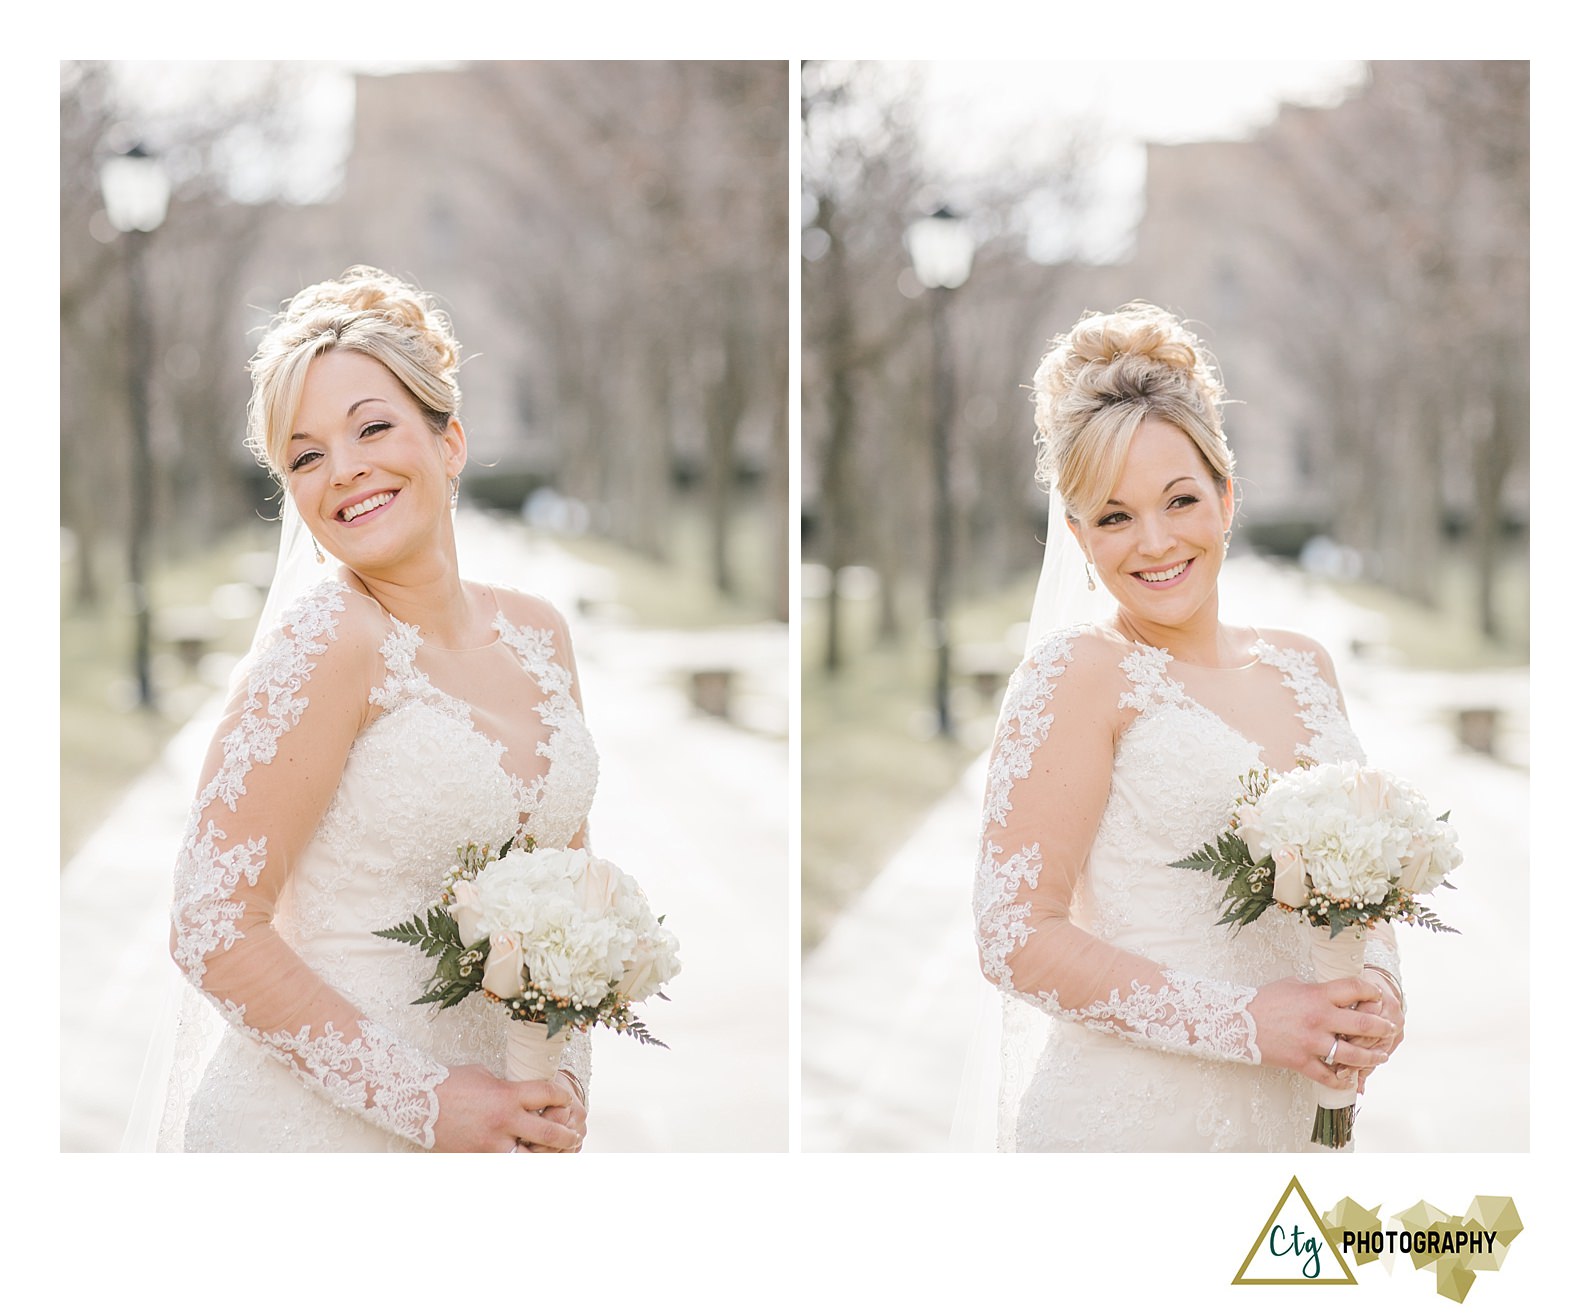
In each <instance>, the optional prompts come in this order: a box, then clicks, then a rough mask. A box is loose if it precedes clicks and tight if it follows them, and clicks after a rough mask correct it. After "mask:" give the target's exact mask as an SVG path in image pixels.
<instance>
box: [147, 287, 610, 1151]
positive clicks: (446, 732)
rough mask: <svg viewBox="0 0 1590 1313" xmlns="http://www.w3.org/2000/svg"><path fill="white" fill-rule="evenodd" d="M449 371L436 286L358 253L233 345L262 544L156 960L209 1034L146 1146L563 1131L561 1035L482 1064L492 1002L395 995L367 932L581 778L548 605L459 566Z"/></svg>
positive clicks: (573, 1091)
mask: <svg viewBox="0 0 1590 1313" xmlns="http://www.w3.org/2000/svg"><path fill="white" fill-rule="evenodd" d="M458 364H459V351H458V345H457V343H456V342H455V341H454V340H453V335H452V330H451V327H450V325H449V323H448V321H447V319H446V317H445V316H444V315H443V314H442V313H441V312H440V311H439V310H438V308H437V307H436V305H435V303H434V302H433V301H432V300H431V299H430V298H429V297H428V296H426V295H425V294H424V293H422V292H420V291H419V290H418V289H416V288H414V287H411V286H409V285H407V284H405V283H403V282H400V281H399V280H397V279H395V278H392V277H390V276H389V275H387V274H384V273H382V272H381V271H379V270H376V269H371V268H366V267H357V268H354V269H350V270H349V271H348V272H347V273H346V274H344V275H343V276H342V277H341V278H338V279H334V280H332V281H330V282H324V283H319V284H316V285H315V286H312V287H308V288H305V289H304V290H303V291H302V292H300V293H299V294H298V295H297V296H295V297H293V298H292V300H291V301H290V302H289V303H288V304H287V306H286V308H285V309H284V310H283V312H282V313H281V314H280V315H279V316H278V317H277V319H276V320H275V321H274V323H273V324H272V325H271V327H270V329H269V331H268V332H267V334H266V336H265V338H264V340H263V342H262V343H261V345H260V348H259V351H258V353H257V354H256V355H255V357H254V360H253V362H252V371H253V379H254V396H253V400H252V402H251V405H250V423H249V443H250V446H251V447H252V448H253V449H254V451H255V453H256V455H257V456H258V457H259V458H260V459H261V460H262V461H263V462H264V463H265V464H267V465H268V466H269V467H270V469H271V471H272V472H273V473H274V474H275V475H276V477H277V478H278V479H279V480H280V481H281V483H282V485H283V487H284V489H285V493H286V496H285V499H284V500H285V511H284V528H283V548H282V554H281V563H280V566H279V570H278V578H277V582H276V586H275V587H274V588H273V590H272V597H271V599H270V600H269V602H268V603H267V614H266V617H265V618H264V619H263V620H262V622H261V629H260V635H259V639H258V641H257V642H256V644H255V648H254V651H253V652H252V653H251V656H250V658H249V660H248V662H247V663H246V665H245V667H244V668H243V670H242V672H241V673H240V675H239V676H238V678H237V680H236V682H235V687H234V692H233V696H232V698H231V701H230V704H229V706H228V708H227V710H226V713H225V716H224V718H223V720H222V723H221V724H220V726H219V727H218V728H217V730H216V733H215V737H214V740H213V742H212V744H211V747H210V751H209V756H208V759H207V761H206V763H205V766H204V769H203V773H202V777H201V787H200V791H199V794H198V797H197V798H196V800H195V802H194V805H193V810H192V815H191V820H190V823H189V826H188V832H187V837H186V839H185V841H184V844H183V847H182V851H181V854H180V857H179V860H178V863H177V871H176V895H175V899H174V902H173V906H172V934H171V950H172V955H173V957H174V958H175V960H176V962H177V964H178V966H179V967H180V968H181V969H182V971H183V973H184V974H185V975H186V977H187V979H188V981H189V982H190V983H191V984H192V985H193V986H194V988H195V990H196V991H198V994H202V996H203V998H204V999H205V1000H206V1001H207V1002H208V1003H210V1004H212V1005H213V1007H214V1009H216V1010H217V1011H218V1012H219V1014H220V1016H221V1017H222V1018H224V1019H225V1021H226V1023H228V1024H227V1025H226V1027H225V1030H224V1033H223V1034H222V1035H221V1036H220V1039H219V1043H218V1044H216V1045H214V1046H213V1049H212V1048H211V1046H209V1045H202V1046H201V1045H200V1044H199V1043H198V1042H197V1041H195V1040H194V1038H193V1036H194V1034H195V1028H194V1027H193V1026H192V1025H186V1026H184V1028H183V1032H182V1033H183V1042H182V1043H181V1044H180V1046H179V1055H178V1061H177V1064H176V1069H175V1072H174V1079H173V1081H172V1085H171V1089H170V1093H169V1095H168V1100H167V1108H166V1118H165V1124H164V1126H163V1128H162V1137H161V1138H162V1147H166V1148H175V1149H186V1150H189V1151H197V1150H369V1151H403V1150H421V1149H435V1150H455V1151H484V1152H509V1153H512V1152H518V1151H519V1150H521V1149H532V1150H539V1151H574V1150H578V1149H579V1147H580V1145H581V1142H582V1141H583V1138H584V1128H585V1082H586V1080H587V1078H588V1075H589V1047H588V1042H587V1041H586V1040H585V1039H584V1038H583V1037H578V1038H576V1040H575V1041H574V1042H573V1043H572V1044H571V1046H570V1048H569V1050H568V1051H567V1056H566V1058H565V1067H566V1069H565V1070H563V1071H560V1072H559V1073H558V1074H557V1075H556V1076H555V1077H554V1079H552V1080H551V1081H525V1082H517V1083H513V1082H508V1081H506V1080H503V1079H501V1072H502V1070H503V1050H504V1026H505V1024H506V1019H505V1014H504V1012H503V1010H502V1009H501V1008H499V1007H493V1006H491V1005H489V1004H488V1003H486V1002H485V1000H484V999H482V998H481V997H480V996H479V995H476V996H473V997H471V998H470V999H467V1000H466V1001H465V1002H464V1003H462V1004H460V1005H459V1006H457V1007H454V1008H451V1009H448V1010H446V1011H443V1012H439V1013H438V1012H434V1010H432V1009H428V1008H422V1007H416V1006H414V1005H413V1003H412V1002H411V1001H410V1000H412V999H414V998H415V997H416V996H417V995H418V994H419V993H420V992H421V990H422V988H423V984H422V980H423V977H424V976H425V974H426V971H427V967H428V963H426V962H425V960H424V959H423V957H421V955H420V954H418V953H415V952H414V950H412V949H411V948H408V947H406V946H404V945H401V944H396V943H392V942H389V941H387V940H382V939H378V938H376V937H375V935H374V934H373V933H372V932H373V931H374V930H376V929H379V928H381V927H384V926H389V925H394V924H396V923H397V922H398V921H400V920H402V919H405V918H407V917H409V916H411V915H413V914H414V913H415V912H416V911H418V910H419V909H421V908H423V907H424V906H425V905H426V904H427V903H429V902H431V901H432V900H433V899H434V898H435V897H436V895H437V892H438V886H439V882H440V879H441V875H442V873H443V872H444V871H445V870H446V869H447V868H448V866H450V865H451V864H452V862H453V861H454V859H455V850H456V848H457V847H458V846H459V845H460V844H462V843H464V842H465V841H467V840H476V841H485V842H488V843H491V844H494V845H495V844H500V843H502V842H504V841H506V840H507V839H509V838H511V837H513V836H514V835H517V834H530V835H533V836H534V838H535V839H536V841H537V842H538V843H541V844H543V845H550V846H576V845H579V844H581V843H582V842H583V836H584V828H585V818H586V813H587V811H588V810H589V808H590V804H591V799H592V796H593V794H594V791H595V786H596V755H595V750H594V748H593V745H592V743H591V738H590V735H589V734H588V732H587V731H586V728H585V724H584V720H583V717H582V712H581V707H580V699H579V684H578V681H577V679H576V677H575V674H574V658H573V653H572V651H571V649H570V643H569V634H568V629H567V627H566V626H565V624H564V622H563V620H562V618H561V617H560V616H559V615H558V614H557V612H556V611H555V610H554V609H553V608H552V607H551V606H550V605H549V604H548V603H547V602H545V601H543V600H541V599H540V598H536V597H532V596H527V595H523V594H519V593H516V592H512V591H510V590H507V589H504V588H492V587H489V586H487V585H485V584H482V583H474V582H470V581H468V580H465V579H462V578H461V577H460V576H459V570H458V553H457V548H456V545H455V542H454V538H453V521H452V512H451V508H452V506H453V504H454V503H455V501H456V496H457V486H458V476H459V473H460V471H461V470H462V468H463V465H464V461H465V456H466V441H465V435H464V429H463V426H462V424H461V423H460V420H459V405H460V398H459V393H458V388H457V381H456V376H457V369H458ZM301 590H302V591H301ZM195 997H197V995H196V996H195ZM203 1010H204V1009H202V1008H200V1009H196V1010H195V1009H190V1016H189V1021H190V1022H191V1021H192V1020H193V1013H194V1012H195V1011H203Z"/></svg>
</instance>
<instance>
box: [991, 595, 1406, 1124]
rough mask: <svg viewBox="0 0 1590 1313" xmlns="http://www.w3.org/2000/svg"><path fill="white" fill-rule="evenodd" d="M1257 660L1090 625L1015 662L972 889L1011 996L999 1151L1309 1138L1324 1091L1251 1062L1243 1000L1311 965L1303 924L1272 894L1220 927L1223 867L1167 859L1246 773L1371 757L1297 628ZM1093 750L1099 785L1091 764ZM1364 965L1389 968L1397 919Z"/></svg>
mask: <svg viewBox="0 0 1590 1313" xmlns="http://www.w3.org/2000/svg"><path fill="white" fill-rule="evenodd" d="M1249 657H1250V660H1249V662H1248V663H1247V664H1245V665H1243V666H1240V667H1238V668H1234V669H1209V668H1203V667H1194V666H1189V665H1186V664H1185V663H1182V662H1178V661H1175V660H1173V659H1172V658H1171V656H1170V654H1169V653H1168V652H1166V651H1164V650H1163V649H1158V648H1152V647H1148V646H1146V645H1143V644H1131V643H1128V642H1127V641H1126V640H1124V639H1123V638H1121V637H1120V636H1119V635H1118V634H1116V633H1114V632H1113V631H1110V630H1106V629H1103V628H1101V627H1096V626H1091V625H1080V626H1074V627H1071V628H1067V629H1060V630H1056V631H1053V632H1051V633H1050V634H1048V635H1047V636H1046V637H1045V638H1043V639H1042V640H1040V641H1039V642H1037V643H1036V644H1035V645H1034V646H1033V647H1032V648H1031V649H1030V652H1029V656H1028V659H1027V660H1026V661H1024V662H1023V664H1022V665H1021V667H1020V668H1018V669H1017V671H1016V673H1015V674H1014V675H1013V676H1012V678H1011V682H1010V687H1009V690H1008V692H1007V694H1006V698H1005V702H1004V705H1003V708H1002V710H1001V712H1000V718H999V728H998V732H997V735H996V738H995V743H994V750H993V756H992V759H991V762H990V767H989V777H988V786H987V792H986V795H985V802H984V813H983V841H982V853H981V860H980V864H979V869H978V874H977V881H976V892H975V912H976V918H977V937H978V944H979V949H980V952H981V957H982V965H983V971H984V974H985V975H987V976H988V978H989V979H990V980H991V981H993V982H994V983H995V984H996V985H998V986H999V987H1000V988H1001V990H1002V991H1004V992H1005V993H1006V995H1007V1004H1006V1017H1007V1022H1006V1034H1005V1039H1004V1042H1003V1052H1002V1061H1001V1092H1000V1116H999V1126H998V1147H999V1148H1001V1149H1006V1150H1048V1151H1067V1150H1069V1151H1089V1150H1147V1151H1154V1150H1161V1151H1162V1150H1171V1151H1177V1150H1181V1151H1209V1150H1301V1149H1304V1148H1306V1147H1307V1145H1308V1140H1309V1134H1310V1129H1311V1127H1312V1124H1313V1117H1314V1094H1313V1090H1314V1087H1313V1086H1312V1085H1310V1084H1309V1083H1308V1081H1307V1080H1306V1079H1305V1078H1303V1077H1302V1076H1300V1075H1298V1074H1296V1073H1294V1072H1292V1071H1289V1070H1282V1069H1278V1068H1271V1067H1261V1066H1259V1065H1258V1063H1259V1051H1258V1047H1257V1045H1256V1042H1255V1034H1256V1032H1255V1026H1254V1021H1253V1018H1252V1016H1251V1015H1250V1014H1249V1012H1248V1010H1247V1005H1248V1003H1249V1002H1250V1001H1251V1000H1252V999H1253V997H1254V995H1255V993H1256V992H1257V989H1258V987H1259V986H1260V985H1263V984H1265V983H1267V982H1269V981H1271V980H1275V979H1279V978H1282V977H1286V976H1294V975H1297V976H1302V977H1303V978H1304V979H1308V978H1310V977H1309V968H1308V954H1307V948H1306V944H1305V939H1304V932H1303V930H1302V928H1301V927H1300V926H1299V925H1298V924H1297V922H1296V920H1295V919H1292V918H1289V917H1285V916H1283V915H1282V914H1281V913H1280V912H1278V911H1277V910H1276V909H1274V908H1271V909H1270V910H1269V911H1267V912H1266V913H1265V914H1264V915H1263V916H1262V917H1260V918H1259V920H1258V921H1256V922H1254V923H1253V924H1251V925H1247V926H1244V927H1242V928H1241V929H1240V930H1236V931H1233V930H1232V929H1231V928H1229V927H1227V926H1221V925H1218V924H1217V921H1218V919H1219V916H1220V910H1221V893H1222V889H1223V886H1222V885H1221V884H1220V882H1218V881H1216V880H1215V879H1214V877H1212V876H1210V875H1207V874H1205V873H1203V872H1198V871H1184V870H1178V869H1175V868H1173V867H1172V866H1171V865H1170V863H1171V862H1173V861H1176V860H1178V859H1180V858H1182V857H1185V856H1187V855H1188V854H1189V853H1191V852H1192V851H1193V850H1194V849H1196V848H1198V847H1199V846H1201V845H1202V844H1204V843H1206V842H1207V841H1208V840H1210V839H1211V838H1213V837H1214V835H1215V834H1216V833H1217V832H1218V831H1219V830H1220V829H1221V828H1222V827H1223V826H1224V825H1225V823H1226V820H1227V818H1228V816H1229V815H1230V811H1231V806H1232V803H1233V801H1234V800H1235V798H1236V795H1237V793H1238V791H1239V781H1240V780H1241V778H1242V777H1243V776H1244V775H1245V774H1246V773H1247V772H1248V771H1251V770H1255V769H1258V768H1260V767H1261V766H1270V767H1273V768H1274V769H1276V770H1288V769H1291V768H1292V767H1293V766H1295V765H1297V764H1299V762H1302V761H1315V762H1325V761H1341V760H1353V761H1362V760H1363V752H1362V749H1361V748H1360V746H1359V744H1358V740H1357V738H1356V736H1355V735H1354V734H1353V731H1352V729H1351V727H1350V726H1349V724H1348V722H1347V718H1346V716H1345V714H1344V713H1343V711H1342V707H1341V703H1340V700H1339V698H1338V697H1337V694H1336V690H1335V688H1334V687H1333V686H1332V684H1331V683H1330V682H1329V681H1328V680H1327V679H1326V678H1325V677H1324V676H1323V675H1322V674H1321V672H1320V670H1319V666H1318V659H1317V657H1316V655H1315V652H1314V651H1313V650H1312V648H1311V645H1309V644H1308V642H1307V640H1302V639H1299V638H1297V637H1296V636H1294V635H1283V634H1279V633H1276V634H1272V635H1271V636H1270V637H1268V638H1266V637H1263V636H1259V637H1257V638H1256V641H1255V642H1254V643H1253V645H1252V647H1251V649H1250V651H1249ZM1090 749H1091V751H1092V753H1093V754H1094V755H1093V758H1092V759H1093V760H1097V761H1109V762H1112V763H1113V764H1112V765H1111V766H1110V767H1109V769H1108V779H1107V781H1106V780H1105V779H1103V778H1102V776H1103V775H1104V774H1105V771H1104V770H1103V769H1102V768H1101V769H1100V770H1099V771H1098V774H1099V776H1100V777H1101V778H1099V779H1098V780H1096V781H1092V780H1089V779H1082V778H1079V775H1078V768H1077V766H1076V764H1075V763H1076V762H1077V761H1078V760H1079V759H1081V758H1082V757H1084V756H1086V755H1087V754H1088V753H1089V751H1090ZM1106 789H1107V792H1106ZM1367 961H1368V962H1369V963H1372V964H1376V965H1380V966H1383V967H1385V968H1387V969H1388V970H1389V971H1391V972H1392V973H1393V975H1395V972H1396V957H1395V945H1394V941H1393V940H1392V938H1391V935H1390V931H1389V930H1388V929H1384V928H1382V929H1380V930H1378V931H1377V932H1375V933H1374V935H1373V936H1372V937H1371V940H1370V951H1369V953H1368V955H1367Z"/></svg>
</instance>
